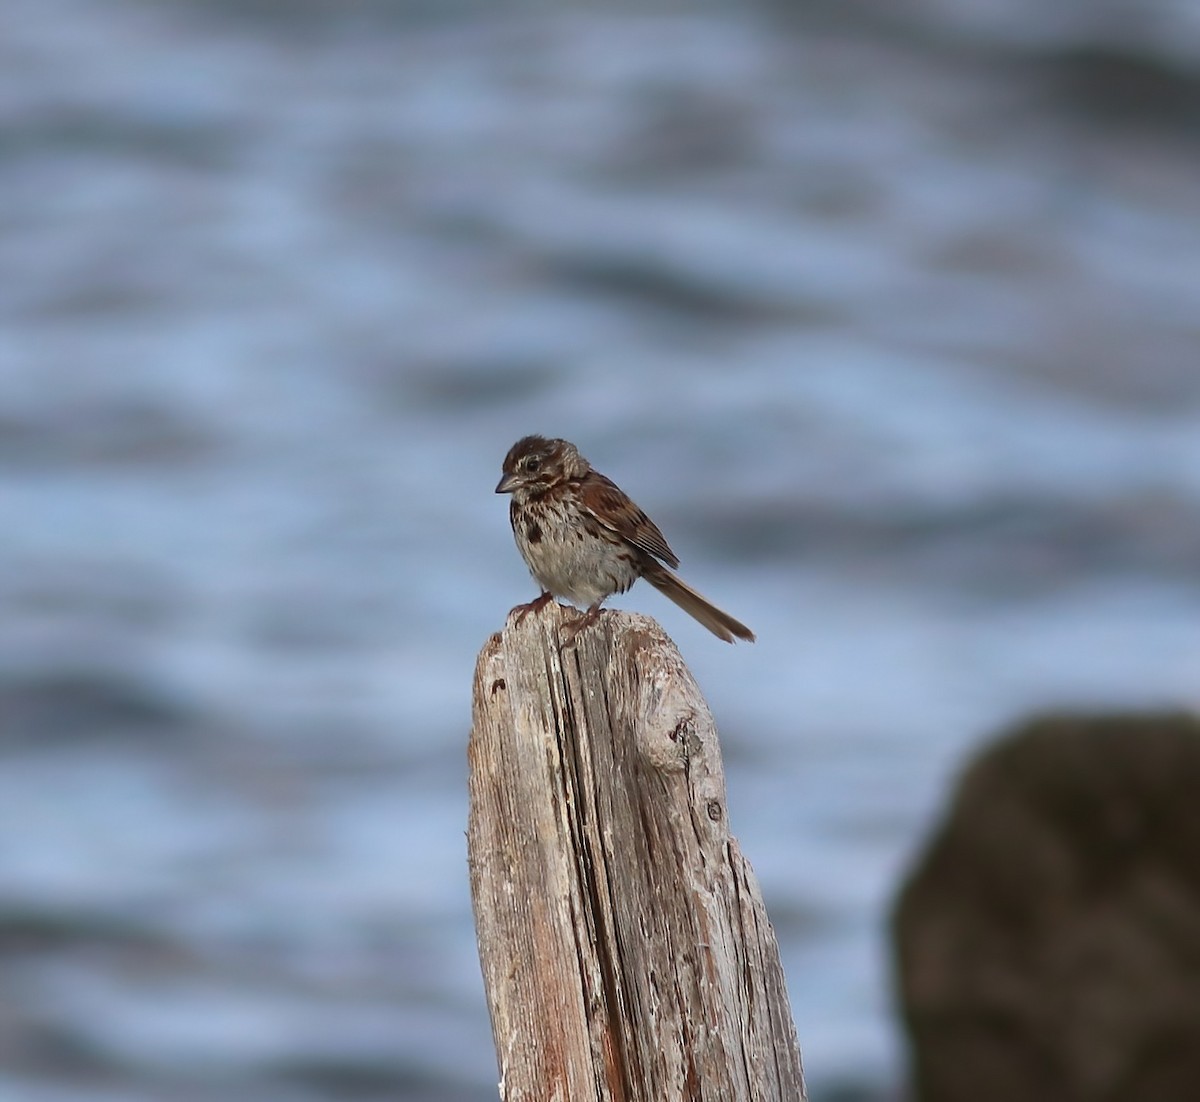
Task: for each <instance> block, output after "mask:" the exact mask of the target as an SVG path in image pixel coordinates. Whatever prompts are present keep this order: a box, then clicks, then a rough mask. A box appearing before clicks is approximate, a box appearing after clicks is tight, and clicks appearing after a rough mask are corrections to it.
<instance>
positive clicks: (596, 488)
mask: <svg viewBox="0 0 1200 1102" xmlns="http://www.w3.org/2000/svg"><path fill="white" fill-rule="evenodd" d="M579 496H580V499H581V500H582V503H583V508H584V510H585V511H586V512H588V513H590V514H591V515H592V516H593V517H595V518H596V519H597V520H598V521H599V522H600V523H601V524H603V525H604V527H605V528H608V529H611V530H612V531H613V532H616V533H617V535H618V536H620V537H621V538H622V539H624V540H627V541H628V542H629V543H631V544H633V546H634V547H637V548H639V549H640V550H642V551H645V552H646V553H647V554H648V555H653V556H654V557H655V558H656V559H662V561H663V562H665V563H666V564H667V565H668V566H678V565H679V559H678V557H677V556H676V554H675V552H674V551H672V550H671V548H670V547H668V546H667V541H666V538H665V537H664V536H663V534H662V533H661V532H660V531H659V530H658V525H656V524H655V523H654V521H652V520H651V519H650V518H649V517H648V516H646V514H645V513H644V512H642V510H641V509H639V508H638V507H637V506H636V505H634V503H633V502H632V501H630V500H629V497H628V495H627V494H626V493H625V492H624V491H623V490H622V489H621V488H620V487H619V486H618V485H617V484H616V483H615V482H613V480H612V479H611V478H605V477H604V475H602V474H600V473H599V472H598V471H588V473H587V474H586V475H584V476H583V478H581V479H580V480H579Z"/></svg>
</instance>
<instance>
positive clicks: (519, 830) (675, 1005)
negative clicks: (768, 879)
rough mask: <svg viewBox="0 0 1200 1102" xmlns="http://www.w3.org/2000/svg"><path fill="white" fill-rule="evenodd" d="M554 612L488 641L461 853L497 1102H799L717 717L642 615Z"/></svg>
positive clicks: (778, 985)
mask: <svg viewBox="0 0 1200 1102" xmlns="http://www.w3.org/2000/svg"><path fill="white" fill-rule="evenodd" d="M578 617H579V614H578V613H576V612H575V611H574V610H571V609H564V608H562V607H561V606H559V605H556V604H550V605H548V606H547V607H546V608H545V609H543V610H542V611H540V612H538V613H535V614H532V615H529V616H527V617H525V619H524V620H523V621H521V622H517V618H516V617H510V619H509V622H508V624H507V625H506V627H505V629H504V631H503V632H502V633H501V634H498V635H495V636H493V637H492V638H491V639H490V640H489V641H488V643H487V644H486V645H485V646H484V648H483V650H482V652H481V653H480V655H479V660H478V663H477V666H476V672H475V684H474V708H473V727H472V732H471V742H470V748H469V760H470V796H471V810H470V822H469V828H468V854H469V861H470V869H471V892H472V899H473V902H474V908H475V925H476V931H477V935H478V939H479V954H480V961H481V964H482V967H483V975H484V983H485V987H486V989H487V997H488V1004H489V1009H490V1012H491V1018H492V1029H493V1033H494V1036H495V1042H496V1052H497V1058H498V1062H499V1067H500V1096H501V1098H502V1099H503V1100H504V1102H535V1100H536V1102H555V1100H559V1102H592V1100H595V1102H610V1100H611V1102H674V1100H677V1099H678V1100H697V1102H698V1100H721V1102H768V1100H780V1102H783V1100H786V1102H802V1100H803V1099H804V1098H805V1092H804V1080H803V1074H802V1072H801V1067H800V1055H799V1050H798V1047H797V1043H796V1034H795V1027H794V1026H793V1024H792V1019H791V1013H790V1010H789V1007H788V1001H787V992H786V989H785V986H784V979H783V973H782V969H781V968H780V964H779V955H778V949H777V946H776V942H775V936H774V933H773V931H772V929H771V926H770V923H769V922H768V920H767V915H766V911H765V908H764V906H763V902H762V897H761V895H760V893H759V889H758V885H757V883H756V881H755V878H754V873H753V870H752V869H751V868H750V866H749V864H748V863H747V861H746V860H745V858H744V857H743V856H742V854H741V851H740V850H739V849H738V846H737V842H736V841H735V840H734V838H733V836H732V835H731V834H730V832H729V826H728V822H727V816H726V805H725V780H724V774H723V771H722V767H721V757H720V750H719V747H718V745H717V736H716V729H715V727H714V725H713V720H712V716H711V714H710V713H709V710H708V706H707V705H706V704H705V702H704V699H703V697H702V696H701V695H700V691H699V689H698V688H697V686H696V683H695V681H694V679H693V678H692V675H691V673H690V672H689V671H688V669H687V667H686V666H685V665H684V663H683V660H682V658H681V657H680V655H679V652H678V650H676V648H675V646H674V644H673V643H672V642H671V641H670V639H669V638H668V637H667V636H666V635H665V634H664V633H663V631H662V629H661V628H660V627H659V626H658V625H657V624H656V623H655V622H654V621H653V620H650V619H649V618H647V617H644V616H638V615H634V614H630V613H623V612H614V611H606V612H604V613H602V614H601V615H600V617H599V618H598V619H597V620H596V621H594V622H593V623H591V624H589V625H588V626H587V627H585V628H584V629H583V630H582V631H580V632H579V634H578V637H577V638H575V639H574V641H573V643H571V642H568V643H567V645H565V646H564V645H562V643H563V641H564V640H565V639H569V638H570V625H572V624H574V623H575V622H576V621H577V619H578Z"/></svg>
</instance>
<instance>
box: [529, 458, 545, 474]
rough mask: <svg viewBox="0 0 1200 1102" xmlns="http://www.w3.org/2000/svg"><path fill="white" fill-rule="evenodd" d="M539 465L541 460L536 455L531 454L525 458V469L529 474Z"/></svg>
mask: <svg viewBox="0 0 1200 1102" xmlns="http://www.w3.org/2000/svg"><path fill="white" fill-rule="evenodd" d="M541 465H542V461H541V460H540V459H539V458H538V457H537V456H536V455H531V456H530V457H529V458H528V459H526V460H525V469H526V470H527V471H529V472H530V473H531V474H532V473H533V472H534V471H536V470H537V469H538V468H539V467H540V466H541Z"/></svg>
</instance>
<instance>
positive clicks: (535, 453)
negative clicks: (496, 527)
mask: <svg viewBox="0 0 1200 1102" xmlns="http://www.w3.org/2000/svg"><path fill="white" fill-rule="evenodd" d="M496 493H498V494H512V501H511V503H510V505H509V519H510V520H511V521H512V528H513V536H514V537H515V538H516V541H517V548H518V550H519V551H520V552H521V557H522V558H523V559H524V560H525V562H526V564H527V565H528V567H529V572H530V573H531V574H532V575H533V577H534V580H535V581H536V582H537V583H538V585H540V586H541V587H542V593H541V596H539V597H538V598H537V600H535V601H533V602H531V603H530V604H529V605H528V606H526V607H527V608H528V609H534V608H540V607H541V606H543V605H545V604H546V602H547V601H549V600H550V599H551V597H563V598H565V599H566V600H568V601H570V602H571V603H572V604H575V605H582V606H584V607H585V608H586V609H587V615H588V617H595V616H596V615H598V613H599V609H600V605H601V603H602V602H603V601H604V599H605V598H606V597H610V596H612V594H614V593H624V592H625V591H626V590H627V589H628V588H629V587H630V586H631V585H633V583H634V582H636V581H637V580H638V578H645V579H646V581H648V582H649V583H650V584H651V585H652V586H654V588H655V589H657V590H658V591H659V592H660V593H662V594H664V595H665V596H667V597H669V598H670V599H671V600H672V601H674V602H675V603H676V604H677V605H678V606H679V607H680V608H682V609H683V610H684V612H687V613H688V614H690V615H691V616H694V617H695V618H696V619H697V620H699V621H700V623H702V624H703V625H704V626H705V627H706V628H708V630H709V631H711V632H712V633H713V634H714V635H716V636H718V637H719V638H721V639H724V640H725V642H727V643H732V642H733V640H734V637H735V636H736V637H737V638H738V639H746V640H749V641H750V642H753V641H754V632H752V631H751V630H750V629H749V628H748V627H746V625H745V624H742V623H739V622H738V621H737V620H735V619H734V618H733V617H732V616H730V615H729V614H728V613H725V612H722V611H721V610H720V609H719V608H717V607H716V606H715V605H713V604H710V603H709V601H707V600H706V599H705V598H704V597H702V596H701V595H700V594H699V593H697V592H696V591H695V590H694V589H693V588H692V587H691V586H690V585H688V584H687V583H686V582H684V581H683V579H681V578H680V577H679V576H678V575H676V574H673V573H672V572H671V571H670V570H668V569H667V567H675V566H678V565H679V559H678V558H677V557H676V556H675V552H674V551H672V550H671V548H670V547H668V546H667V541H666V540H665V539H664V538H663V534H662V533H661V532H660V531H659V530H658V527H657V526H656V525H655V523H654V522H653V521H652V520H651V519H650V518H649V517H648V516H646V514H645V513H644V512H642V510H641V509H639V508H638V507H637V506H636V505H635V504H634V503H633V502H632V501H630V500H629V498H628V497H627V496H626V495H625V494H624V493H623V492H622V491H621V489H620V488H619V487H618V486H617V485H616V483H615V482H613V481H611V480H610V479H608V478H605V477H604V475H602V474H601V473H600V472H599V471H594V470H592V468H591V466H590V465H589V463H588V461H587V460H586V459H584V458H583V456H582V455H580V454H579V450H578V449H577V448H576V447H575V445H574V444H571V443H569V442H568V441H566V440H547V439H546V438H545V437H543V436H526V437H525V438H524V439H522V440H518V441H517V442H516V443H515V444H514V445H513V446H512V448H511V449H510V450H509V453H508V455H507V456H505V458H504V476H503V477H502V478H501V479H500V482H499V483H498V484H497V486H496ZM664 563H665V564H666V566H664V565H663V564H664ZM581 626H582V625H581Z"/></svg>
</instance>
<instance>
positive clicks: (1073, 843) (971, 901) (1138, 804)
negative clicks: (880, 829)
mask: <svg viewBox="0 0 1200 1102" xmlns="http://www.w3.org/2000/svg"><path fill="white" fill-rule="evenodd" d="M893 921H894V931H893V932H894V944H895V952H896V957H897V967H898V986H899V993H900V998H901V1001H902V1006H903V1014H904V1020H905V1024H906V1026H907V1028H908V1032H909V1036H910V1040H911V1043H912V1048H913V1070H914V1076H915V1096H916V1097H917V1098H918V1099H920V1100H921V1102H990V1100H992V1099H995V1100H996V1102H1000V1100H1004V1102H1012V1100H1013V1099H1021V1100H1022V1102H1042V1100H1045V1102H1102V1100H1104V1102H1107V1100H1113V1102H1115V1100H1117V1099H1122V1100H1124V1099H1138V1100H1152V1102H1174V1100H1179V1102H1193V1100H1194V1099H1197V1098H1200V720H1198V719H1197V718H1195V717H1192V716H1186V715H1181V714H1165V715H1115V716H1104V717H1080V716H1076V717H1071V716H1057V717H1048V718H1044V719H1039V720H1035V721H1034V722H1031V723H1029V724H1027V725H1026V726H1024V727H1022V728H1020V729H1019V730H1017V731H1015V732H1012V733H1009V734H1008V735H1006V736H1004V737H1002V738H1001V739H1000V740H999V741H998V742H997V743H995V744H994V745H993V746H991V747H990V748H989V749H988V750H986V751H985V752H984V753H983V754H982V755H981V756H980V757H979V758H978V759H977V760H976V761H975V762H974V764H973V765H972V766H971V767H970V768H969V769H968V771H967V773H966V775H965V776H964V778H963V779H962V782H961V784H960V786H959V789H958V792H957V794H956V796H955V799H954V802H953V805H952V806H951V808H950V810H949V813H948V815H947V817H946V820H945V822H944V823H943V824H942V825H941V827H940V828H939V829H938V830H937V832H936V834H935V836H934V838H933V840H932V842H931V843H930V844H929V846H928V848H927V850H926V852H925V853H924V854H923V856H922V857H921V858H920V860H919V862H918V864H917V867H916V869H915V870H914V871H913V872H912V873H911V874H910V876H909V878H908V881H907V883H906V884H905V885H904V887H903V889H902V891H901V893H900V897H899V899H898V902H897V905H896V910H895V914H894V918H893Z"/></svg>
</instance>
